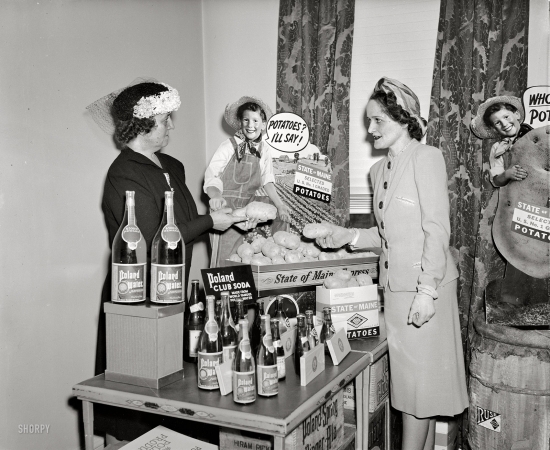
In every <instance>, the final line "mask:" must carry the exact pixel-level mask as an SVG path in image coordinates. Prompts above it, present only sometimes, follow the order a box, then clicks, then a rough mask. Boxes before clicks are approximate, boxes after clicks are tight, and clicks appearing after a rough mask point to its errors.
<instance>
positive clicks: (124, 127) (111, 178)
mask: <svg viewBox="0 0 550 450" xmlns="http://www.w3.org/2000/svg"><path fill="white" fill-rule="evenodd" d="M180 104H181V101H180V97H179V94H178V92H177V91H176V90H175V89H174V88H172V87H170V86H168V85H166V84H164V83H156V82H144V83H139V84H135V85H133V86H130V87H127V88H126V89H124V90H122V91H121V92H120V93H119V94H118V95H117V96H116V98H115V99H114V101H113V102H112V106H111V111H110V112H111V114H112V118H113V121H114V138H115V140H116V141H117V142H118V144H119V145H120V147H122V150H121V152H120V154H119V155H118V157H117V158H116V159H115V160H114V162H113V163H112V164H111V167H110V168H109V170H108V172H107V178H106V180H105V187H104V192H103V200H102V204H101V206H102V209H103V214H104V216H105V223H106V225H107V230H108V232H109V243H110V244H111V243H112V242H113V239H114V237H115V234H116V233H117V231H118V229H119V227H120V224H121V222H122V219H123V216H124V208H125V201H126V199H125V196H126V191H135V211H136V222H137V225H138V227H139V229H140V230H141V233H142V234H143V237H144V238H145V241H146V242H147V258H148V260H149V261H150V251H151V241H152V240H153V237H154V235H155V233H156V231H157V229H158V227H159V224H160V222H161V220H162V215H163V212H164V192H165V191H169V190H172V191H173V192H174V216H175V219H176V223H177V225H178V227H179V229H180V232H181V235H182V238H183V241H184V242H185V291H184V292H187V283H188V278H189V269H190V267H191V258H192V255H193V243H194V241H195V239H196V238H197V237H198V236H200V235H201V234H203V233H205V232H207V231H208V230H210V229H212V228H213V229H215V230H219V231H225V230H226V229H227V228H229V227H230V226H231V225H232V224H233V223H235V222H238V221H240V220H242V219H236V218H234V217H233V216H231V215H229V213H231V209H229V208H226V209H222V210H219V211H216V212H212V213H211V214H206V215H199V214H198V212H197V206H196V204H195V201H194V200H193V197H192V196H191V193H190V192H189V189H188V188H187V185H186V184H185V169H184V167H183V164H182V163H181V162H180V161H178V160H177V159H175V158H173V157H172V156H169V155H165V154H162V153H161V150H162V149H163V148H164V147H165V146H166V145H167V144H168V141H169V132H170V130H172V129H173V128H174V125H173V123H172V118H171V114H172V112H173V111H176V110H177V109H178V108H179V106H180ZM110 285H111V274H110V273H109V274H108V275H107V278H106V280H105V286H104V288H103V293H102V303H103V302H106V301H110V299H111V287H110ZM105 367H106V347H105V318H104V314H103V311H101V312H100V320H99V330H98V345H97V355H96V374H101V373H103V372H104V371H105ZM115 414H116V416H115V418H114V420H110V422H118V426H116V427H112V426H108V427H107V430H106V431H108V432H110V433H111V434H114V435H117V437H119V438H124V439H128V440H129V439H134V438H135V437H137V436H139V435H140V434H143V433H145V432H146V431H148V430H149V429H150V428H152V427H153V426H154V425H153V424H152V423H149V422H147V423H146V424H143V426H141V427H140V426H139V424H138V423H136V421H140V420H142V419H143V417H140V416H139V415H133V414H128V416H130V417H128V421H127V423H123V418H122V417H121V413H120V410H119V411H118V412H116V413H115ZM111 418H112V417H111ZM107 422H109V420H107ZM107 425H113V424H112V423H111V424H107ZM126 431H127V432H129V433H126V434H124V433H125V432H126Z"/></svg>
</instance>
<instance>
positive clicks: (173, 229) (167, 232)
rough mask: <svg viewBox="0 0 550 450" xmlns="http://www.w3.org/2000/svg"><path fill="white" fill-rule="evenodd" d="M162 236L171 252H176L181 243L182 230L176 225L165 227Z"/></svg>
mask: <svg viewBox="0 0 550 450" xmlns="http://www.w3.org/2000/svg"><path fill="white" fill-rule="evenodd" d="M160 236H161V237H162V240H163V241H164V242H166V243H167V244H168V248H169V249H170V250H175V249H176V248H177V247H178V242H179V241H181V233H180V229H179V228H178V227H177V226H176V225H171V224H168V225H165V226H164V228H163V229H162V231H161V232H160Z"/></svg>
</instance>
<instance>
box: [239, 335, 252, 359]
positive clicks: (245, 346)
mask: <svg viewBox="0 0 550 450" xmlns="http://www.w3.org/2000/svg"><path fill="white" fill-rule="evenodd" d="M239 350H240V351H241V353H242V354H243V356H244V357H245V359H251V358H252V346H251V345H250V339H242V340H241V342H239Z"/></svg>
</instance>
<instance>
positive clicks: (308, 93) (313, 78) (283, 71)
mask: <svg viewBox="0 0 550 450" xmlns="http://www.w3.org/2000/svg"><path fill="white" fill-rule="evenodd" d="M354 15H355V0H336V1H335V0H281V1H280V5H279V42H278V52H277V112H293V113H295V114H298V115H300V116H301V117H302V118H303V119H304V120H305V121H306V123H307V124H308V126H309V128H310V132H311V139H310V142H311V143H312V144H314V145H316V146H317V147H319V149H320V151H321V153H323V154H324V155H327V156H328V157H329V159H330V162H331V164H332V169H333V172H332V173H333V191H332V201H331V209H333V212H334V215H335V216H336V218H337V220H338V222H339V223H340V225H346V224H347V223H348V222H349V93H350V77H351V50H352V43H353V21H354Z"/></svg>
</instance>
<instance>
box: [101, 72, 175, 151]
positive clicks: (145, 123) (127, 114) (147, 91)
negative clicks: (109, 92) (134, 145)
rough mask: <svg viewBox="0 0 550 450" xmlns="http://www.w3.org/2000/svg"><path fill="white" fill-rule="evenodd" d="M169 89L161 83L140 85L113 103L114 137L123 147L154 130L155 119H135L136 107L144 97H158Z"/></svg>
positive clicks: (124, 92) (129, 89)
mask: <svg viewBox="0 0 550 450" xmlns="http://www.w3.org/2000/svg"><path fill="white" fill-rule="evenodd" d="M167 90H168V88H167V87H166V86H163V85H162V84H159V83H139V84H135V85H134V86H130V87H127V88H126V89H124V90H123V91H122V92H121V93H120V94H118V96H117V98H115V100H114V102H113V106H112V108H111V114H112V116H113V119H114V121H115V134H114V137H115V139H116V140H117V142H119V143H120V144H122V145H126V144H127V143H128V142H130V141H131V140H132V139H134V138H136V137H137V136H138V135H140V134H147V133H149V131H151V130H152V129H153V127H154V126H155V124H156V122H155V119H152V118H145V119H138V118H136V117H134V106H136V104H137V102H139V100H140V99H141V98H142V97H149V96H151V95H157V94H160V93H161V92H164V91H167Z"/></svg>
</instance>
